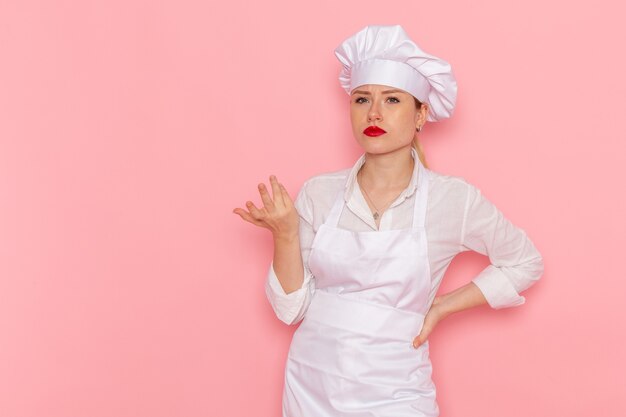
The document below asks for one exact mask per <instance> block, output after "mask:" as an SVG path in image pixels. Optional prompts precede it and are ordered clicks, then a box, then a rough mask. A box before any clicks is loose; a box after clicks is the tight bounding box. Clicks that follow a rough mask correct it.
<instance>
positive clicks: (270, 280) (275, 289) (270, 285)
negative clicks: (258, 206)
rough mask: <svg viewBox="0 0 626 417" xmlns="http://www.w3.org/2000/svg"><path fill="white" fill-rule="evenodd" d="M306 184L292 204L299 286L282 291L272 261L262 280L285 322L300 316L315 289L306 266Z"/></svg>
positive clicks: (309, 216) (309, 235)
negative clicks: (297, 240) (297, 220)
mask: <svg viewBox="0 0 626 417" xmlns="http://www.w3.org/2000/svg"><path fill="white" fill-rule="evenodd" d="M307 184H308V182H305V183H304V185H303V186H302V188H301V189H300V192H299V193H298V196H297V197H296V200H295V201H294V205H295V207H296V210H297V211H298V214H299V215H300V230H299V236H300V251H301V254H302V264H303V266H304V278H303V282H302V286H301V287H300V288H299V289H297V290H296V291H293V292H291V293H289V294H287V293H285V290H284V289H283V287H282V285H281V284H280V281H279V280H278V277H277V276H276V273H275V271H274V262H273V261H272V262H271V263H270V268H269V272H268V275H267V280H266V281H265V294H266V295H267V299H268V300H269V302H270V304H271V306H272V308H273V309H274V312H275V313H276V316H277V317H278V318H279V319H280V320H281V321H282V322H284V323H286V324H296V323H298V322H299V321H300V320H302V319H303V318H304V315H305V313H306V310H307V308H308V307H309V304H310V303H311V297H312V296H313V293H314V292H315V279H314V277H313V274H312V273H311V271H310V270H309V268H308V262H307V260H308V257H309V252H310V251H311V245H312V243H313V238H314V237H315V232H314V231H313V226H312V223H313V205H312V202H311V199H310V197H309V196H308V195H307Z"/></svg>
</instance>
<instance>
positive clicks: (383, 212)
mask: <svg viewBox="0 0 626 417" xmlns="http://www.w3.org/2000/svg"><path fill="white" fill-rule="evenodd" d="M335 53H336V55H337V57H338V58H339V60H340V61H341V62H342V64H343V71H342V73H341V74H340V77H339V80H340V82H341V85H342V86H343V88H344V89H345V90H346V91H347V92H348V94H349V95H350V118H351V121H352V128H353V134H354V136H355V138H356V140H357V142H358V143H359V145H360V146H362V147H363V150H364V154H363V155H362V156H361V157H360V158H359V159H358V161H357V162H356V163H355V164H354V165H353V166H352V167H351V168H348V169H344V170H340V171H336V172H330V173H324V174H320V175H316V176H313V177H311V178H309V179H308V180H307V181H305V183H304V185H303V187H302V189H301V190H300V193H299V194H298V196H297V198H296V201H295V202H292V200H291V198H290V196H289V194H288V192H287V191H286V189H285V187H284V186H283V185H282V184H280V183H279V182H278V180H277V179H276V177H275V176H271V177H270V183H271V187H272V196H270V195H269V192H268V190H267V189H266V188H265V186H264V184H259V192H260V195H261V199H262V201H263V205H264V207H262V208H257V207H256V206H255V205H254V204H253V203H252V202H250V201H248V202H247V206H248V209H249V212H246V211H245V210H243V209H240V208H237V209H235V210H234V212H235V213H237V214H239V215H241V217H242V218H243V219H244V220H246V221H249V222H250V223H253V224H255V225H257V226H261V227H265V228H268V229H270V230H271V231H272V233H273V236H274V245H275V247H274V249H275V250H274V259H273V262H272V263H271V265H270V270H269V274H268V279H267V282H266V294H267V297H268V299H269V301H270V303H271V305H272V307H273V309H274V311H275V312H276V314H277V316H278V317H279V318H280V319H281V320H282V321H284V322H285V323H287V324H295V323H298V322H300V321H302V323H301V325H300V326H299V327H298V329H297V330H296V331H295V333H294V335H293V340H292V343H291V346H290V349H289V354H288V359H287V365H286V369H285V385H284V392H283V416H284V417H313V416H315V417H337V416H344V415H345V416H348V415H349V416H352V417H357V416H358V417H365V416H369V417H372V416H378V417H389V416H394V417H403V416H427V417H436V416H438V415H439V407H438V405H437V401H436V390H435V386H434V384H433V381H432V379H431V375H432V367H431V362H430V358H429V344H428V341H427V338H428V335H429V334H430V333H431V332H432V330H433V328H434V327H435V326H436V324H437V323H438V322H439V321H440V320H442V319H443V318H445V317H447V316H448V315H450V314H452V313H454V312H458V311H461V310H464V309H467V308H470V307H473V306H478V305H481V304H484V303H489V305H490V306H491V307H493V308H496V309H499V308H504V307H512V306H517V305H520V304H523V303H524V302H525V298H524V297H522V296H521V295H520V292H522V291H523V290H525V289H526V288H528V287H530V286H531V285H532V284H533V283H534V282H536V280H537V279H539V277H540V276H541V275H542V273H543V262H542V258H541V256H540V254H539V253H538V251H537V249H536V248H535V247H534V245H533V244H532V242H531V241H530V240H529V238H528V237H527V235H526V233H525V232H524V231H523V230H522V229H520V228H517V227H515V226H514V225H513V224H511V222H509V221H508V220H507V219H506V218H505V217H504V216H503V215H502V213H501V212H500V211H499V210H498V209H497V208H496V207H495V206H494V205H493V204H492V203H491V202H490V201H489V200H487V199H486V198H485V197H483V196H482V195H481V193H480V190H479V189H477V188H476V187H474V186H473V185H471V184H469V183H468V182H467V181H465V180H464V179H463V178H461V177H454V176H449V175H444V174H440V173H437V172H435V171H432V170H430V169H428V168H427V166H426V161H425V160H424V156H423V154H422V152H421V149H420V146H419V143H418V133H419V132H420V131H421V129H422V127H423V126H424V124H425V122H426V121H438V120H441V119H444V118H446V117H450V116H451V114H452V111H453V108H454V104H455V102H456V91H457V88H456V81H455V79H454V76H453V75H452V72H451V68H450V65H449V64H448V63H447V62H445V61H443V60H441V59H440V58H437V57H435V56H433V55H429V54H426V53H425V52H423V51H422V50H421V49H420V48H419V47H418V46H417V45H416V44H415V43H414V42H413V41H411V39H410V38H409V37H408V36H407V35H406V33H405V32H404V30H403V29H402V27H401V26H399V25H395V26H367V27H366V28H364V29H363V30H361V31H359V32H358V33H356V34H355V35H353V36H352V37H350V38H348V39H347V40H345V41H344V42H343V43H342V44H341V45H340V46H339V47H338V48H337V49H336V51H335ZM466 250H474V251H476V252H479V253H481V254H484V255H488V256H489V259H490V261H491V265H489V266H488V267H487V268H485V270H483V271H482V272H481V273H480V274H479V275H478V276H477V277H475V278H474V279H473V280H472V282H470V283H468V284H467V285H465V286H463V287H461V288H459V289H457V290H455V291H453V292H451V293H448V294H445V295H442V296H439V297H436V296H435V294H436V292H437V289H438V288H439V285H440V283H441V279H442V277H443V274H444V272H445V270H446V268H447V267H448V265H449V264H450V262H451V261H452V259H453V258H454V256H455V255H457V254H458V253H460V252H463V251H466ZM303 261H306V262H303Z"/></svg>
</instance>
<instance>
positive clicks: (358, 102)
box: [354, 97, 400, 104]
mask: <svg viewBox="0 0 626 417" xmlns="http://www.w3.org/2000/svg"><path fill="white" fill-rule="evenodd" d="M389 99H390V100H395V101H393V103H399V102H400V100H398V98H397V97H389ZM360 100H367V99H366V98H365V97H359V98H357V99H356V100H354V102H355V103H357V104H361V103H363V102H362V101H360Z"/></svg>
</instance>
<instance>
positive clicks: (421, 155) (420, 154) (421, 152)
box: [411, 97, 428, 168]
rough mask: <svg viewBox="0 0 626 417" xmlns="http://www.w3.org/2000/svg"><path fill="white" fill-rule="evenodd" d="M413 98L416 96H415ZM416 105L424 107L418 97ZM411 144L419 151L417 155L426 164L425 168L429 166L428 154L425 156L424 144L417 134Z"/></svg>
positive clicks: (418, 107) (419, 107)
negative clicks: (427, 161)
mask: <svg viewBox="0 0 626 417" xmlns="http://www.w3.org/2000/svg"><path fill="white" fill-rule="evenodd" d="M413 98H415V97H413ZM415 107H416V108H417V109H418V110H419V109H421V108H422V103H421V102H420V101H419V100H418V99H416V98H415ZM411 145H412V146H413V147H414V148H415V150H416V151H417V156H418V157H419V159H420V162H421V163H422V165H424V167H425V168H428V164H427V163H426V156H424V150H423V149H422V144H421V143H420V142H419V140H418V139H417V134H416V135H415V137H414V138H413V143H411Z"/></svg>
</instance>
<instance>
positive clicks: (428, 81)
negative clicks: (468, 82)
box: [335, 25, 457, 122]
mask: <svg viewBox="0 0 626 417" xmlns="http://www.w3.org/2000/svg"><path fill="white" fill-rule="evenodd" d="M335 56H336V57H337V59H338V60H339V62H341V64H342V65H343V67H342V69H341V72H340V74H339V83H340V84H341V86H342V87H343V89H344V90H345V91H346V92H347V93H348V94H351V92H352V90H354V89H355V88H356V87H358V86H360V85H364V84H382V85H388V86H391V87H396V88H400V89H402V90H404V91H407V92H408V93H410V94H411V95H413V96H414V97H416V98H417V99H418V100H420V101H421V102H422V103H424V102H425V103H428V105H429V111H428V116H427V119H426V120H428V121H431V122H433V121H438V120H441V119H445V118H448V117H450V116H452V113H453V111H454V106H455V104H456V96H457V83H456V78H455V77H454V74H453V73H452V67H451V66H450V64H449V63H448V62H446V61H444V60H443V59H441V58H438V57H436V56H434V55H431V54H428V53H426V52H424V51H423V50H422V49H421V48H420V47H419V46H417V44H416V43H415V42H413V41H412V40H411V38H409V36H408V35H407V33H406V32H405V31H404V29H403V28H402V26H400V25H370V26H366V27H365V28H363V29H361V30H360V31H358V32H357V33H355V34H354V35H352V36H350V37H349V38H347V39H346V40H344V41H343V42H342V43H341V44H340V45H339V46H338V47H337V48H335Z"/></svg>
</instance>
